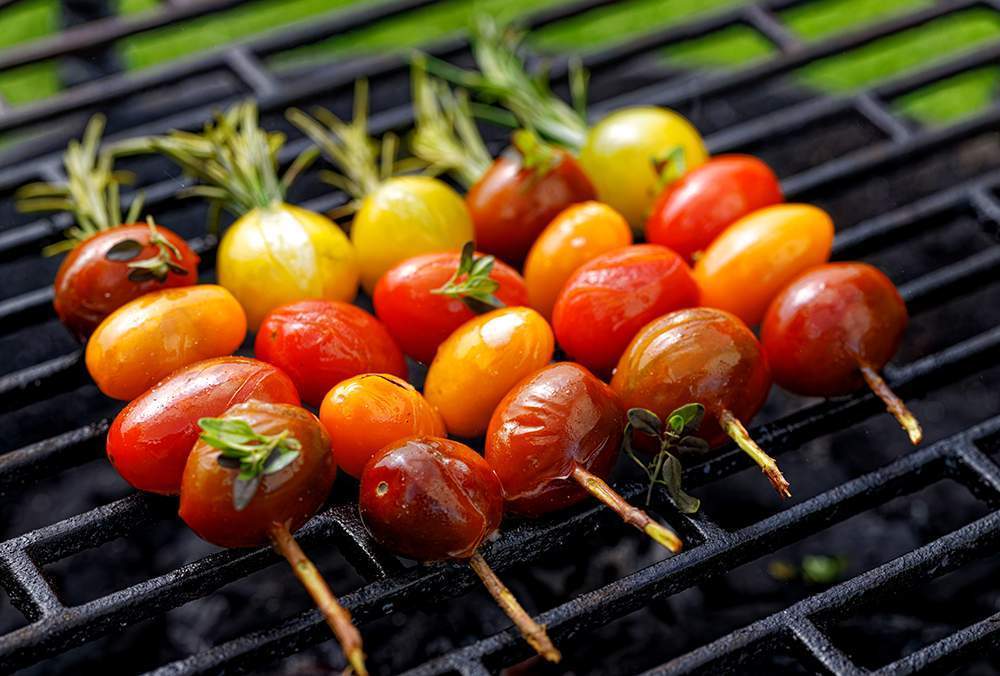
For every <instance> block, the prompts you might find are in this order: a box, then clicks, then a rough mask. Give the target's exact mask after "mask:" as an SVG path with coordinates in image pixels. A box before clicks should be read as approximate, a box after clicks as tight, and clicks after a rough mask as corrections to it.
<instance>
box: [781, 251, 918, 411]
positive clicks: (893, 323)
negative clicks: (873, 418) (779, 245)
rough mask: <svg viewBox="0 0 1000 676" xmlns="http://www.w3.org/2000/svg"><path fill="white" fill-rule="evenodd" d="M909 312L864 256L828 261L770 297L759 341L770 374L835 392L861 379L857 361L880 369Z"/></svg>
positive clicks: (798, 388)
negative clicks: (860, 260)
mask: <svg viewBox="0 0 1000 676" xmlns="http://www.w3.org/2000/svg"><path fill="white" fill-rule="evenodd" d="M907 321H908V316H907V312H906V303H904V302H903V299H902V297H901V296H900V295H899V291H897V290H896V287H895V285H893V283H892V282H891V281H890V280H889V278H888V277H886V276H885V275H884V274H883V273H882V272H880V271H879V270H878V269H877V268H874V267H872V266H871V265H867V264H866V263H828V264H826V265H821V266H818V267H815V268H813V269H812V270H809V271H808V272H806V273H804V274H802V275H800V276H799V277H797V278H796V279H795V281H793V282H792V283H791V284H789V285H788V286H787V287H785V290H784V291H782V292H781V293H780V294H778V296H777V297H776V298H775V299H774V302H772V303H771V307H770V308H769V309H768V312H767V315H766V317H765V319H764V324H763V326H762V329H761V340H762V342H763V344H764V349H765V351H766V352H767V356H768V360H769V361H770V363H771V371H772V373H773V374H774V381H775V382H776V383H778V384H779V385H781V386H782V387H784V388H785V389H787V390H790V391H792V392H795V393H797V394H803V395H807V396H815V397H833V396H839V395H843V394H849V393H850V392H853V391H855V390H857V389H859V388H860V387H862V386H863V385H864V379H863V378H862V376H861V373H860V371H859V370H858V366H859V365H860V364H865V365H867V366H870V367H872V368H873V369H875V370H879V369H881V368H882V367H883V366H885V364H886V363H887V362H888V361H889V360H890V359H891V358H892V356H893V355H894V354H895V353H896V350H897V349H898V348H899V343H900V341H901V340H902V338H903V332H904V331H905V330H906V324H907Z"/></svg>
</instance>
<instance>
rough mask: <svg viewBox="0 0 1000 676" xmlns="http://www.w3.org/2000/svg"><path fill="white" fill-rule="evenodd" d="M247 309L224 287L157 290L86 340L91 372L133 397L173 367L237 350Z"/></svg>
mask: <svg viewBox="0 0 1000 676" xmlns="http://www.w3.org/2000/svg"><path fill="white" fill-rule="evenodd" d="M246 332H247V323H246V315H245V314H243V308H242V307H240V304H239V303H238V302H237V301H236V299H235V298H233V295H232V294H231V293H229V292H228V291H226V290H225V289H224V288H222V287H221V286H215V285H214V284H200V285H198V286H187V287H180V288H175V289H165V290H163V291H154V292H152V293H148V294H146V295H145V296H141V297H139V298H136V299H135V300H133V301H131V302H129V303H126V304H125V305H123V306H121V307H120V308H118V309H117V310H115V311H114V312H113V313H111V315H109V316H108V318H107V319H105V320H104V321H103V322H101V324H100V326H98V327H97V330H96V331H94V334H93V335H92V336H91V337H90V340H89V341H88V342H87V352H86V363H87V370H88V371H89V372H90V376H91V377H92V378H93V379H94V382H95V383H97V387H98V388H99V389H100V390H101V392H103V393H104V394H106V395H108V396H109V397H113V398H115V399H124V400H131V399H134V398H136V397H138V396H139V395H140V394H142V393H143V392H145V391H146V390H148V389H149V388H150V387H152V386H153V385H155V384H156V383H157V382H159V381H160V380H161V379H162V378H164V377H165V376H167V375H169V374H170V373H172V372H173V371H175V370H177V369H179V368H181V367H183V366H187V365H188V364H193V363H194V362H197V361H201V360H203V359H209V358H211V357H222V356H225V355H230V354H232V353H233V352H235V351H236V349H237V348H239V346H240V345H241V344H242V343H243V339H244V337H246Z"/></svg>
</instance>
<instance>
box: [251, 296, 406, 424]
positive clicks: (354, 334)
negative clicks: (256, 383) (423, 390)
mask: <svg viewBox="0 0 1000 676" xmlns="http://www.w3.org/2000/svg"><path fill="white" fill-rule="evenodd" d="M253 347H254V353H255V354H256V355H257V358H258V359H262V360H264V361H266V362H268V363H269V364H274V365H275V366H277V367H278V368H280V369H281V370H282V371H284V372H285V373H287V374H288V375H289V376H290V377H291V379H292V382H294V383H295V387H296V388H297V389H298V391H299V394H300V395H301V396H302V400H303V401H305V402H306V403H308V404H310V405H312V406H319V404H320V402H322V401H323V397H324V396H326V393H327V392H329V391H330V389H331V388H332V387H333V386H334V385H336V384H337V383H339V382H340V381H342V380H345V379H347V378H350V377H352V376H356V375H358V374H361V373H391V374H392V375H395V376H399V377H400V378H406V359H405V358H404V357H403V353H402V352H401V351H400V350H399V348H398V347H397V346H396V343H395V342H393V340H392V336H390V335H389V332H388V331H386V329H385V326H383V325H382V323H381V322H379V321H378V320H377V319H375V317H373V316H371V315H370V314H368V313H367V312H365V311H364V310H362V309H361V308H359V307H355V306H354V305H351V304H350V303H341V302H337V301H330V300H303V301H299V302H298V303H290V304H289V305H283V306H281V307H279V308H275V309H274V310H272V311H271V312H270V313H269V314H268V315H267V316H266V317H265V318H264V321H263V323H262V324H261V325H260V331H258V332H257V339H256V340H255V341H254V346H253Z"/></svg>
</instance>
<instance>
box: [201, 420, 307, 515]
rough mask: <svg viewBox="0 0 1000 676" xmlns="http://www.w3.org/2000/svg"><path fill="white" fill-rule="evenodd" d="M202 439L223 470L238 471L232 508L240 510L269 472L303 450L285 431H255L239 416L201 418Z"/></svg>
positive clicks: (289, 462) (286, 463) (279, 469)
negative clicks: (215, 450)
mask: <svg viewBox="0 0 1000 676" xmlns="http://www.w3.org/2000/svg"><path fill="white" fill-rule="evenodd" d="M198 426H199V427H201V429H202V433H201V437H200V438H201V440H202V441H204V442H205V443H206V444H208V445H209V446H213V447H215V448H217V449H219V451H220V453H219V456H218V463H219V464H220V465H222V466H223V467H225V468H226V469H231V470H239V474H238V475H237V477H236V480H235V481H234V482H233V508H234V509H235V510H236V511H241V510H243V509H244V508H245V507H246V506H247V505H248V504H250V500H252V499H253V496H254V494H255V493H256V492H257V488H258V486H260V482H261V479H262V478H263V477H265V476H267V475H268V474H274V473H275V472H280V471H281V470H283V469H284V468H285V467H287V466H288V465H290V464H291V463H292V462H293V461H294V460H295V459H296V458H297V457H299V452H300V451H301V449H302V445H301V444H300V443H299V441H298V439H296V438H294V437H292V436H290V433H289V431H288V430H284V431H283V432H281V433H280V434H273V435H267V434H258V433H257V432H255V431H254V430H253V428H252V427H250V424H249V423H247V422H246V421H245V420H240V419H239V418H201V419H200V420H199V421H198Z"/></svg>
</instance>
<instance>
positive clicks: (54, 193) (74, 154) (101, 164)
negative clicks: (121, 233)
mask: <svg viewBox="0 0 1000 676" xmlns="http://www.w3.org/2000/svg"><path fill="white" fill-rule="evenodd" d="M104 125H105V119H104V116H103V115H94V116H93V117H92V118H90V121H89V122H88V123H87V128H86V130H85V131H84V133H83V138H82V139H81V140H80V141H77V140H75V139H74V140H72V141H70V142H69V145H68V147H67V148H66V154H65V155H64V156H63V167H64V168H65V170H66V179H67V180H66V182H65V183H30V184H28V185H26V186H24V187H22V188H21V189H20V190H18V191H17V193H16V195H15V196H16V198H17V200H18V201H17V208H18V210H20V211H22V212H24V213H39V212H46V211H68V212H69V213H71V214H73V218H74V220H75V221H76V223H75V225H74V226H73V227H71V228H69V229H68V230H66V232H65V233H64V234H65V235H66V239H65V240H63V241H61V242H57V243H55V244H52V245H49V246H47V247H45V248H44V249H43V250H42V252H43V254H44V255H46V256H52V255H55V254H59V253H62V252H64V251H69V250H70V249H73V248H75V247H76V246H77V245H78V244H80V243H81V242H83V241H85V240H87V239H89V238H90V237H92V236H94V235H96V234H97V233H99V232H101V231H103V230H107V229H109V228H113V227H115V226H118V225H121V224H122V223H134V222H135V221H136V220H137V219H138V217H139V212H140V211H141V210H142V204H143V199H142V195H141V194H140V195H137V196H136V197H135V198H134V199H133V200H132V203H131V205H130V207H129V212H128V216H127V217H126V219H125V220H122V210H121V196H120V193H121V188H120V186H121V185H123V184H130V183H132V182H133V181H134V180H135V177H134V176H133V175H132V174H130V173H129V172H125V171H115V170H114V168H113V153H111V152H107V151H104V152H102V151H101V148H100V146H101V135H102V134H103V133H104Z"/></svg>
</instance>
